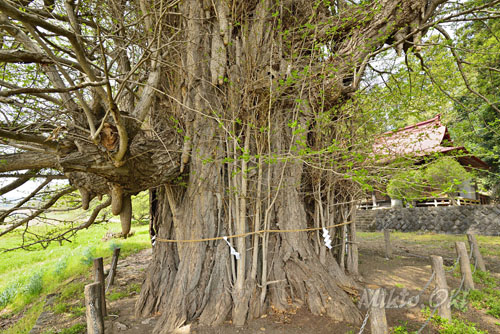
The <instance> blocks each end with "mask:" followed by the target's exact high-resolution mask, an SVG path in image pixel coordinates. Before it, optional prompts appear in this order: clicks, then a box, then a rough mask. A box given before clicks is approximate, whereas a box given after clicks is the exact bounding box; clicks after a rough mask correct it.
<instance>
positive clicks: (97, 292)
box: [85, 282, 104, 334]
mask: <svg viewBox="0 0 500 334" xmlns="http://www.w3.org/2000/svg"><path fill="white" fill-rule="evenodd" d="M101 294H102V284H101V283H98V282H96V283H92V284H88V285H86V286H85V306H86V316H87V333H88V334H104V318H103V315H102V298H101Z"/></svg>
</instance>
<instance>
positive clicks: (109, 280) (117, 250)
mask: <svg viewBox="0 0 500 334" xmlns="http://www.w3.org/2000/svg"><path fill="white" fill-rule="evenodd" d="M120 250H121V249H120V248H115V249H114V250H113V259H112V260H111V269H109V274H108V277H107V278H106V280H107V282H106V291H108V290H109V287H110V286H111V285H113V282H114V280H115V275H116V266H117V265H118V257H119V256H120Z"/></svg>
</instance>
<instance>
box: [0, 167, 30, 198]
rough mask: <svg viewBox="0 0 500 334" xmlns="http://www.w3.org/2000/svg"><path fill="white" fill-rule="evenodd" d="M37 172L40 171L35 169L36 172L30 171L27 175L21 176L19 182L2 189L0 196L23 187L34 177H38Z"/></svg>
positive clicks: (0, 189) (16, 181)
mask: <svg viewBox="0 0 500 334" xmlns="http://www.w3.org/2000/svg"><path fill="white" fill-rule="evenodd" d="M37 172H38V170H37V169H35V170H30V171H28V172H26V173H25V174H22V175H19V176H18V178H17V180H15V181H13V182H11V183H9V184H8V185H6V186H3V187H2V188H0V196H2V195H4V194H6V193H8V192H10V191H12V190H14V189H17V188H19V187H20V186H22V185H23V184H25V183H26V182H28V180H29V179H31V178H32V177H33V176H34V175H36V173H37ZM0 177H1V176H0Z"/></svg>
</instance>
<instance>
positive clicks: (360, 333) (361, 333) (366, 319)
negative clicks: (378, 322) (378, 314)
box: [358, 308, 370, 334]
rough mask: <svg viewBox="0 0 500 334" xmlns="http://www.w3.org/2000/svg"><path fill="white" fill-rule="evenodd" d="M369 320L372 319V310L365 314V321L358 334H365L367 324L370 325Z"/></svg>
mask: <svg viewBox="0 0 500 334" xmlns="http://www.w3.org/2000/svg"><path fill="white" fill-rule="evenodd" d="M368 318H370V308H368V310H367V311H366V314H365V319H364V320H363V324H362V325H361V328H360V329H359V333H358V334H363V331H364V330H365V327H366V324H367V323H368Z"/></svg>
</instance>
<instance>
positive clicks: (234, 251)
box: [223, 237, 240, 260]
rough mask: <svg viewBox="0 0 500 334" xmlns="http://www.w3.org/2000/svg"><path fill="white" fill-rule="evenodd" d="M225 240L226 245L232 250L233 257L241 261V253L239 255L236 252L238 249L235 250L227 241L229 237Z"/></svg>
mask: <svg viewBox="0 0 500 334" xmlns="http://www.w3.org/2000/svg"><path fill="white" fill-rule="evenodd" d="M223 239H224V240H225V241H226V243H227V245H228V246H229V248H231V255H234V257H235V258H236V260H239V259H240V253H238V252H237V251H236V249H234V248H233V246H231V244H230V243H229V241H227V237H223Z"/></svg>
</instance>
